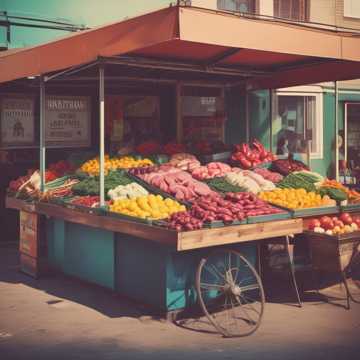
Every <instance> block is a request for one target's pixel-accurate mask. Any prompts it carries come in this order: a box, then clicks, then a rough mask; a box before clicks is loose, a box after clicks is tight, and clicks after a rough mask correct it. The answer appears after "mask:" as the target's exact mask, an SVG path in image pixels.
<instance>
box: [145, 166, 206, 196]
mask: <svg viewBox="0 0 360 360" xmlns="http://www.w3.org/2000/svg"><path fill="white" fill-rule="evenodd" d="M139 177H140V178H141V179H143V180H144V181H146V182H147V183H149V184H150V185H152V186H155V187H157V188H159V189H161V190H162V191H164V192H167V193H169V194H171V195H173V196H174V197H175V198H176V199H178V200H180V201H193V200H195V199H196V198H198V197H199V196H202V195H211V194H212V193H213V191H212V190H211V189H210V188H209V186H207V185H206V184H204V183H201V182H199V181H197V180H195V179H194V178H193V177H192V176H191V175H190V174H189V173H187V172H185V171H182V170H179V169H177V168H174V167H169V166H167V165H162V166H160V167H159V168H158V170H156V171H154V172H151V173H149V174H142V175H139Z"/></svg>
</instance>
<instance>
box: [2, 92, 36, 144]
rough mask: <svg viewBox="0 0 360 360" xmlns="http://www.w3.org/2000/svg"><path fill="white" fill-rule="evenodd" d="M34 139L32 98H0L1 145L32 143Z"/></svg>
mask: <svg viewBox="0 0 360 360" xmlns="http://www.w3.org/2000/svg"><path fill="white" fill-rule="evenodd" d="M34 141H35V137H34V99H32V98H26V97H17V96H14V97H10V96H9V97H4V98H3V99H2V100H1V144H2V146H25V145H33V144H34Z"/></svg>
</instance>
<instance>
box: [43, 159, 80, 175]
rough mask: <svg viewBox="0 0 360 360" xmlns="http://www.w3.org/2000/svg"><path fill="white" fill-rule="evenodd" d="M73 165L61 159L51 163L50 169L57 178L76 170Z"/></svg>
mask: <svg viewBox="0 0 360 360" xmlns="http://www.w3.org/2000/svg"><path fill="white" fill-rule="evenodd" d="M74 170H75V169H74V168H73V166H72V165H71V164H70V163H69V162H68V161H66V160H60V161H58V162H57V163H54V164H50V165H49V168H48V171H51V172H52V174H53V175H54V176H55V178H60V177H63V176H65V175H67V174H71V173H73V172H74Z"/></svg>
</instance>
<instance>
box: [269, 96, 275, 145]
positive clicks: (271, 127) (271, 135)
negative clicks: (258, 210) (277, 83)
mask: <svg viewBox="0 0 360 360" xmlns="http://www.w3.org/2000/svg"><path fill="white" fill-rule="evenodd" d="M273 95H274V94H273V89H269V98H270V100H269V101H270V104H269V113H270V114H269V122H270V124H269V125H270V126H269V128H270V141H269V146H270V151H271V152H273V121H272V120H273V101H274V97H273Z"/></svg>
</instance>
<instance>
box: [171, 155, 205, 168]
mask: <svg viewBox="0 0 360 360" xmlns="http://www.w3.org/2000/svg"><path fill="white" fill-rule="evenodd" d="M169 164H170V165H172V166H174V167H176V168H178V169H180V170H184V171H189V172H192V171H194V170H195V169H197V168H199V167H200V161H199V160H198V159H197V158H196V157H195V156H194V155H191V154H186V153H180V154H175V155H173V156H172V157H171V159H170V161H169Z"/></svg>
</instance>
